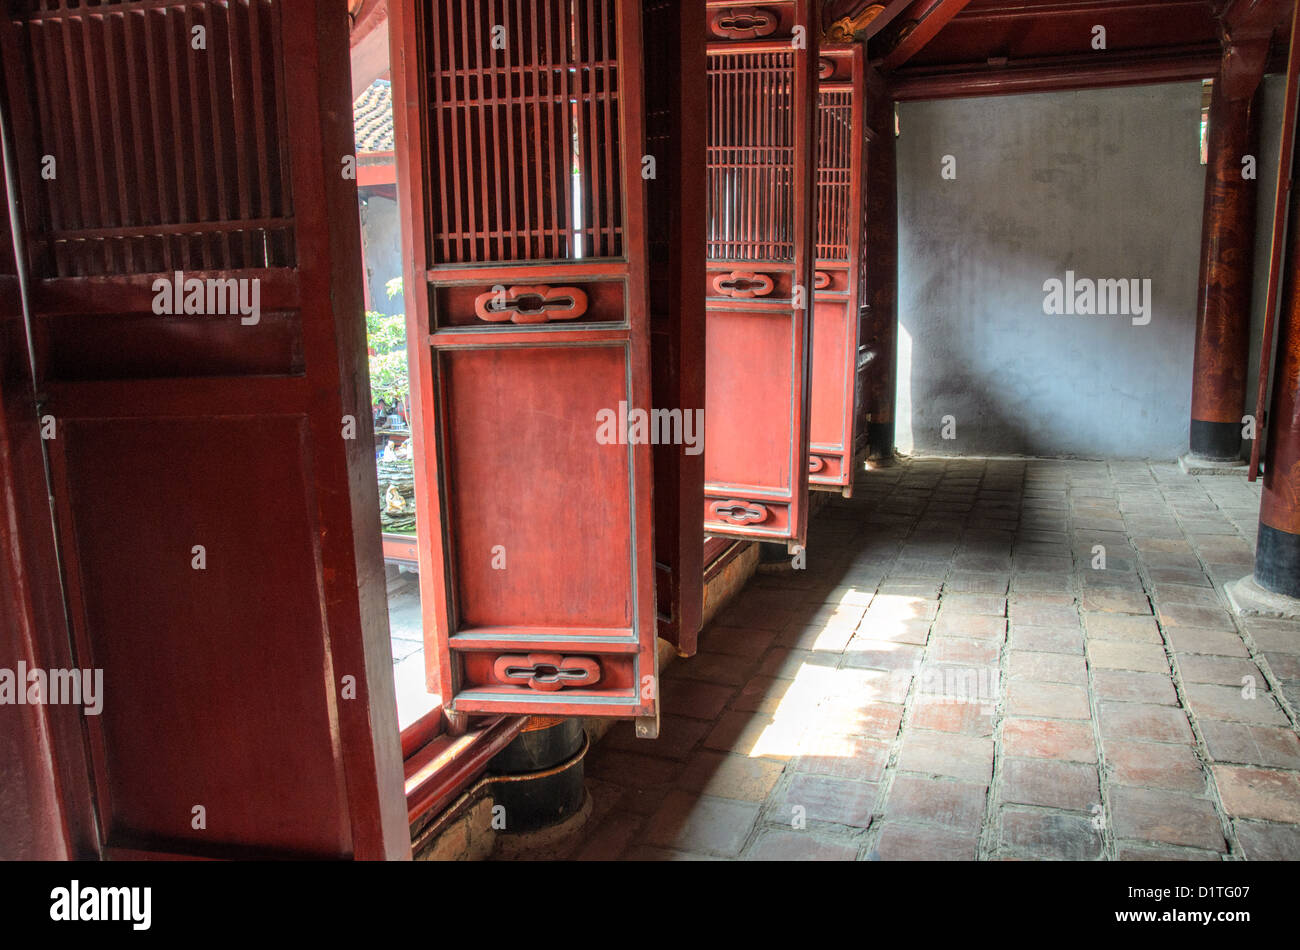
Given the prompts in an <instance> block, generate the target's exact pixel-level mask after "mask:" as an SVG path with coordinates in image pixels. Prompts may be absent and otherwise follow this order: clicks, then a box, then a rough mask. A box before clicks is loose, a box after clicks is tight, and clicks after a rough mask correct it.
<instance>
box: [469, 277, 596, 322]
mask: <svg viewBox="0 0 1300 950" xmlns="http://www.w3.org/2000/svg"><path fill="white" fill-rule="evenodd" d="M505 297H506V299H505V300H500V299H499V298H500V293H499V292H494V291H491V290H489V291H488V292H487V293H482V294H479V295H478V296H477V297H475V298H474V313H475V314H477V315H478V318H479V319H480V320H486V321H488V322H489V323H505V322H506V321H507V320H508V321H510V322H511V323H548V322H550V321H551V320H575V319H577V318H578V317H580V316H582V315H583V314H584V313H586V312H587V295H586V293H585V292H584V291H582V290H579V289H578V288H577V287H548V286H547V285H545V284H538V285H537V286H534V287H511V288H509V289H507V290H506V294H505Z"/></svg>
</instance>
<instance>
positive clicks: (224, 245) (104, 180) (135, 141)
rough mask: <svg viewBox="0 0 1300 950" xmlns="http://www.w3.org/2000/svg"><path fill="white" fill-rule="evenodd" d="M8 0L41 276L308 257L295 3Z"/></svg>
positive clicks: (13, 77)
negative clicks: (291, 50) (292, 124)
mask: <svg viewBox="0 0 1300 950" xmlns="http://www.w3.org/2000/svg"><path fill="white" fill-rule="evenodd" d="M5 9H6V15H7V17H8V19H9V21H10V23H9V25H10V27H11V36H12V47H13V48H12V49H6V50H5V51H4V53H5V55H4V59H5V63H4V67H5V70H6V72H7V76H8V82H9V88H10V89H13V90H22V91H23V92H24V93H25V96H20V97H19V101H17V102H15V103H12V104H11V106H12V108H13V109H14V110H15V112H18V111H20V110H21V112H22V113H24V116H23V117H21V118H19V119H18V122H19V123H20V124H21V125H22V126H23V127H24V128H26V129H28V130H29V132H28V134H27V135H25V136H24V137H23V138H21V139H19V140H18V142H17V145H18V150H19V156H20V162H19V164H20V173H21V176H22V180H23V184H24V193H25V196H26V199H27V202H28V207H27V210H26V218H27V224H28V240H29V252H30V255H31V266H32V271H33V274H34V275H35V276H38V277H82V276H99V275H126V274H139V273H155V272H167V271H172V270H183V269H202V270H230V269H239V268H270V267H290V266H293V265H294V264H295V263H296V250H295V247H294V240H293V231H292V223H293V222H292V214H293V202H292V195H291V188H290V174H289V170H288V148H287V142H286V134H287V133H286V129H287V126H288V122H287V117H286V112H285V96H284V77H283V72H282V58H281V57H280V56H279V52H278V51H279V50H280V49H281V28H282V13H281V5H280V4H278V3H274V2H272V0H231V2H229V3H222V4H216V3H185V2H181V3H168V2H166V0H162V2H160V0H102V2H97V3H87V2H78V0H10V2H9V3H8V4H7V5H6V8H5Z"/></svg>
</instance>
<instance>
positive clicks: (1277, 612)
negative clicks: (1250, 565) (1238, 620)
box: [1223, 574, 1300, 620]
mask: <svg viewBox="0 0 1300 950" xmlns="http://www.w3.org/2000/svg"><path fill="white" fill-rule="evenodd" d="M1223 592H1224V593H1225V594H1227V595H1228V602H1229V603H1231V604H1232V609H1233V611H1234V612H1235V613H1236V614H1237V616H1239V617H1277V618H1280V619H1282V620H1300V598H1296V597H1288V596H1286V594H1275V593H1273V592H1272V591H1271V590H1265V589H1264V588H1262V587H1260V586H1259V584H1257V583H1256V582H1255V577H1254V575H1250V574H1248V575H1247V576H1245V577H1243V578H1241V580H1236V581H1232V582H1231V583H1229V584H1225V585H1224V588H1223Z"/></svg>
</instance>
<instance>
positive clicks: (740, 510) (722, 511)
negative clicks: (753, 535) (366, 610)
mask: <svg viewBox="0 0 1300 950" xmlns="http://www.w3.org/2000/svg"><path fill="white" fill-rule="evenodd" d="M709 510H710V511H712V512H713V517H715V518H717V519H719V520H720V521H730V522H731V523H732V524H761V523H762V522H764V521H766V520H767V508H766V507H764V506H763V505H760V504H758V503H757V502H753V501H735V500H732V501H715V502H714V503H713V504H712V505H710V506H709Z"/></svg>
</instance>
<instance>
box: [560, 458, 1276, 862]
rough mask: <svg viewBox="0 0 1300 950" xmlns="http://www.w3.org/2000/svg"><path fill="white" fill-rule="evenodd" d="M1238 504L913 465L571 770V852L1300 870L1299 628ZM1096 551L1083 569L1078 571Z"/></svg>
mask: <svg viewBox="0 0 1300 950" xmlns="http://www.w3.org/2000/svg"><path fill="white" fill-rule="evenodd" d="M1258 505H1259V490H1258V485H1251V484H1249V483H1247V482H1246V481H1245V478H1244V476H1243V477H1223V476H1218V477H1213V476H1207V477H1189V476H1187V475H1184V474H1182V473H1181V472H1180V471H1179V470H1178V468H1177V466H1175V465H1172V464H1169V465H1164V464H1147V463H1142V462H1075V461H1057V460H1033V459H1029V460H1021V459H1016V460H998V459H987V460H986V459H973V458H961V459H916V460H912V461H910V462H905V463H903V464H899V465H897V466H894V467H890V468H884V469H879V470H875V471H872V472H870V473H869V474H867V475H866V476H864V477H863V478H862V480H861V481H860V483H859V487H858V489H857V493H856V495H855V497H854V498H853V499H852V500H851V501H844V500H841V499H840V498H839V497H838V496H836V497H835V498H834V501H833V502H832V503H831V504H830V505H828V506H827V507H825V508H824V509H823V510H822V511H821V513H820V514H819V515H818V516H817V517H816V519H815V520H814V523H813V526H812V529H811V531H810V538H809V545H808V549H809V562H808V565H807V569H806V570H803V571H785V572H784V573H782V574H767V573H760V574H759V575H757V576H756V577H755V578H754V579H753V580H752V581H750V583H749V585H748V587H747V588H746V589H745V590H744V591H743V592H742V593H741V594H740V595H739V596H738V597H737V598H736V600H735V601H733V602H732V604H731V605H730V606H729V608H728V609H727V610H726V611H725V612H724V613H723V614H722V615H721V616H720V617H719V618H718V619H717V620H716V621H715V622H714V623H713V624H712V625H711V626H710V627H709V628H708V629H706V630H705V631H704V634H703V636H702V640H701V644H702V646H701V650H700V653H699V654H698V655H697V656H695V657H694V658H692V659H688V660H678V661H676V662H675V663H673V664H671V665H670V666H669V667H668V668H667V670H666V671H665V673H664V677H663V691H664V700H665V708H666V709H669V710H672V713H673V714H672V715H669V716H667V717H666V718H665V719H664V721H663V730H662V736H661V738H660V739H658V740H657V741H644V740H637V739H635V738H634V737H633V735H632V726H631V724H629V723H619V724H617V725H616V726H614V728H613V729H612V730H611V732H610V733H609V734H608V735H607V736H606V738H605V739H604V740H603V741H601V742H600V743H599V744H597V745H596V746H595V747H594V748H593V749H592V751H591V752H590V754H589V755H588V757H587V784H588V788H589V790H590V792H591V794H592V798H593V815H592V819H591V821H590V822H589V823H588V824H587V826H586V828H585V830H584V832H583V835H582V838H581V840H580V841H578V842H575V843H574V845H573V847H572V849H570V850H569V851H568V852H567V853H568V854H569V855H570V856H573V857H578V858H600V859H609V858H618V857H622V858H639V859H647V858H650V859H654V858H663V859H718V858H722V859H733V858H749V859H763V858H808V859H812V858H817V859H823V860H824V859H844V860H853V859H857V860H877V859H885V860H890V859H908V858H923V859H934V858H954V859H972V858H980V859H1001V858H1017V857H1019V858H1063V859H1084V860H1092V859H1122V860H1135V859H1144V858H1146V859H1150V858H1174V859H1187V860H1237V859H1277V858H1291V859H1300V738H1298V735H1297V728H1296V727H1297V711H1300V624H1295V623H1290V622H1284V621H1278V620H1248V621H1246V622H1241V621H1240V620H1238V619H1236V618H1234V615H1233V614H1232V613H1231V611H1230V609H1229V607H1228V602H1227V600H1226V598H1225V597H1224V594H1223V591H1222V586H1223V584H1224V583H1226V582H1229V581H1232V580H1235V579H1237V578H1239V577H1241V576H1243V575H1245V574H1248V573H1249V572H1250V569H1251V561H1252V552H1253V544H1254V534H1255V531H1256V524H1257V518H1258V510H1259V509H1258ZM1103 554H1104V566H1103V561H1102V556H1103Z"/></svg>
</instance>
